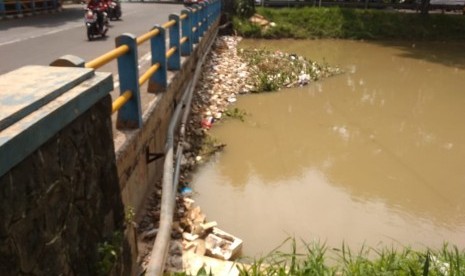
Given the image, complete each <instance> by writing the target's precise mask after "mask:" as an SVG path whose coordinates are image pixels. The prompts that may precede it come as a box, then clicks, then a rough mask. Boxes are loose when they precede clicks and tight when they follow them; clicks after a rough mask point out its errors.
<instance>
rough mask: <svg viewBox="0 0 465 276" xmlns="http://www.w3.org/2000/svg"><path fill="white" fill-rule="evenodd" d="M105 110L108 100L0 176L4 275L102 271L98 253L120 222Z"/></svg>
mask: <svg viewBox="0 0 465 276" xmlns="http://www.w3.org/2000/svg"><path fill="white" fill-rule="evenodd" d="M110 110H111V98H110V96H106V97H105V98H104V99H103V100H101V101H99V102H98V103H97V104H95V105H94V106H92V107H91V108H90V109H89V110H88V111H87V112H86V113H84V114H82V115H81V116H79V117H78V118H77V119H76V120H74V121H73V122H72V123H71V124H69V125H68V126H67V127H66V128H64V129H63V130H61V131H60V132H58V133H57V134H56V135H55V136H54V137H53V138H52V139H50V140H49V141H48V142H46V143H45V144H43V145H42V146H41V147H40V148H39V149H38V150H36V151H35V152H33V154H32V155H30V156H29V157H27V158H26V159H25V160H23V161H22V162H21V163H20V164H18V165H17V166H15V167H14V168H13V169H11V170H10V171H9V172H8V173H6V174H5V175H3V176H1V177H0V271H1V274H2V275H22V274H28V275H95V274H96V273H97V271H98V270H99V269H100V268H99V263H98V260H99V258H100V257H99V255H98V249H99V247H101V245H102V244H103V242H104V241H105V240H106V238H109V237H110V236H112V235H113V234H114V233H116V232H118V231H122V230H123V223H124V212H123V205H122V201H121V195H120V190H119V186H118V180H117V172H116V166H115V164H114V162H113V160H114V158H115V157H114V148H113V147H112V140H113V135H112V131H111V120H110ZM1 158H5V156H2V157H1ZM122 270H126V271H127V270H130V268H124V267H123V266H122V265H121V266H120V267H116V268H115V271H122Z"/></svg>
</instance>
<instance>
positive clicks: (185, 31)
mask: <svg viewBox="0 0 465 276" xmlns="http://www.w3.org/2000/svg"><path fill="white" fill-rule="evenodd" d="M183 14H185V15H186V16H187V17H186V18H184V20H182V22H181V29H182V32H181V35H182V37H187V41H186V42H184V43H183V44H182V45H181V55H182V56H188V55H190V54H191V52H192V40H193V39H192V11H190V10H182V11H181V15H183Z"/></svg>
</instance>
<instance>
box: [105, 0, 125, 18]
mask: <svg viewBox="0 0 465 276" xmlns="http://www.w3.org/2000/svg"><path fill="white" fill-rule="evenodd" d="M107 13H108V18H110V20H119V18H120V17H121V15H122V12H121V4H120V3H119V2H118V1H117V0H112V1H110V3H109V4H108V8H107Z"/></svg>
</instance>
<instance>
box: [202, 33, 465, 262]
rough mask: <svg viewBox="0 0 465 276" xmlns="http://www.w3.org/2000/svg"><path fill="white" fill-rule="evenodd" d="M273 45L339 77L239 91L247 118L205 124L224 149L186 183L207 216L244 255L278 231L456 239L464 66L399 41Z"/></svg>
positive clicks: (417, 240) (374, 239) (359, 238)
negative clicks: (338, 69)
mask: <svg viewBox="0 0 465 276" xmlns="http://www.w3.org/2000/svg"><path fill="white" fill-rule="evenodd" d="M269 45H271V44H269ZM272 45H273V47H275V48H277V49H281V50H286V51H288V52H295V53H298V54H303V55H306V56H309V57H312V58H313V59H316V60H323V57H324V59H325V60H326V61H328V62H329V63H331V64H336V61H337V62H338V63H337V64H339V65H341V66H342V67H344V68H346V73H345V74H343V75H339V76H336V77H333V78H330V79H326V80H324V81H322V82H318V83H314V84H312V85H310V86H307V87H304V88H299V89H288V90H284V91H282V92H280V93H270V94H262V95H248V96H244V97H241V98H239V101H238V103H237V107H238V108H241V109H244V110H246V111H247V112H248V113H249V114H250V115H249V116H248V117H247V120H246V122H245V123H243V122H236V121H230V122H227V123H225V124H222V125H217V126H215V128H214V129H213V134H214V135H215V136H217V137H218V138H219V139H220V140H222V141H224V142H225V143H227V144H228V146H227V147H226V150H225V152H224V153H222V154H221V155H219V156H218V160H217V162H212V163H210V164H208V165H207V166H205V167H204V168H203V169H202V170H200V171H199V173H198V174H197V175H196V177H195V179H194V183H193V185H194V189H195V190H196V191H198V193H199V196H198V197H197V198H196V200H197V201H198V202H199V203H200V205H201V206H202V209H204V210H205V212H206V213H207V214H208V216H209V218H210V219H213V220H217V221H219V222H220V225H222V226H223V225H224V228H225V229H227V230H229V231H231V232H234V233H235V234H237V235H239V236H241V237H242V238H243V239H244V240H245V242H246V246H245V249H246V254H247V253H249V254H250V255H253V254H256V253H257V252H258V251H260V250H265V251H266V249H271V248H273V247H274V246H276V245H277V244H279V243H280V242H281V241H282V240H283V239H284V238H285V237H286V234H289V233H292V234H295V235H296V236H298V237H301V238H303V239H305V240H312V239H315V238H317V239H322V240H327V241H328V243H329V244H332V245H334V246H337V245H339V244H340V243H341V242H342V240H345V241H347V242H349V243H352V244H360V243H364V242H368V243H369V244H371V245H375V244H377V243H378V242H384V243H390V242H393V241H396V242H397V241H398V242H400V243H402V244H412V245H428V246H439V245H440V244H441V243H442V242H443V241H444V240H448V241H451V242H453V243H455V244H457V245H459V246H465V240H464V239H463V237H462V236H463V233H464V231H465V213H464V209H465V170H464V169H463V165H462V164H465V142H464V140H463V137H465V125H464V123H463V119H462V118H464V117H465V109H464V108H463V106H464V104H465V94H464V93H462V92H461V91H462V90H463V87H464V84H465V71H464V70H462V69H459V68H463V67H462V66H461V65H460V66H458V65H457V64H454V66H449V65H447V64H446V63H447V62H431V61H430V58H422V59H421V58H412V57H411V56H406V55H405V49H404V48H402V47H398V46H395V47H393V46H389V47H388V46H386V45H376V44H369V43H362V42H353V41H300V42H298V43H288V42H285V41H284V42H283V41H276V42H273V43H272ZM433 46H434V45H433ZM464 46H465V45H464ZM424 49H430V50H431V51H432V52H433V53H431V52H430V53H426V50H425V52H424V53H423V55H424V56H425V57H430V56H443V55H442V54H441V53H442V52H447V51H448V50H450V49H447V45H442V48H440V49H436V48H435V47H432V46H431V47H430V48H427V47H425V48H424ZM438 51H439V52H438ZM416 54H417V55H419V54H418V53H416ZM459 60H460V59H459ZM464 61H465V60H464ZM270 243H271V244H270Z"/></svg>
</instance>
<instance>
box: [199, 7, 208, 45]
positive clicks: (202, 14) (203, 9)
mask: <svg viewBox="0 0 465 276" xmlns="http://www.w3.org/2000/svg"><path fill="white" fill-rule="evenodd" d="M200 6H201V10H200V33H199V36H202V37H203V35H204V34H205V31H206V30H207V24H205V15H206V10H207V9H206V7H205V3H200Z"/></svg>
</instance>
